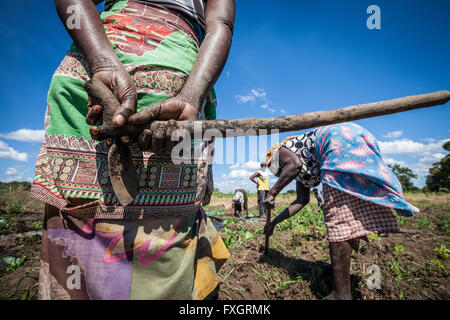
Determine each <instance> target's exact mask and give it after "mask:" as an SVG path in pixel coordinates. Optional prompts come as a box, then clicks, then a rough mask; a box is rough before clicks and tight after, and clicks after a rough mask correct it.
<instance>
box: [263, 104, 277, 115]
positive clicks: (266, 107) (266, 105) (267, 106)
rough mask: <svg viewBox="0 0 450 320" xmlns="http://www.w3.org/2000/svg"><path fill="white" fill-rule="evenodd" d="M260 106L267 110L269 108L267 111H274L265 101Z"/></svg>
mask: <svg viewBox="0 0 450 320" xmlns="http://www.w3.org/2000/svg"><path fill="white" fill-rule="evenodd" d="M261 108H263V109H267V110H269V111H270V112H272V113H274V112H275V109H272V108H271V107H269V105H268V104H267V103H265V104H263V105H261Z"/></svg>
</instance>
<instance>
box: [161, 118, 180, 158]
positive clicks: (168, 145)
mask: <svg viewBox="0 0 450 320" xmlns="http://www.w3.org/2000/svg"><path fill="white" fill-rule="evenodd" d="M176 128H177V122H176V121H175V120H173V119H172V120H169V121H168V129H167V131H166V139H165V143H164V151H165V152H166V153H170V152H171V151H172V149H173V147H174V146H175V145H176V144H177V143H178V141H172V133H173V132H174V131H175V130H176Z"/></svg>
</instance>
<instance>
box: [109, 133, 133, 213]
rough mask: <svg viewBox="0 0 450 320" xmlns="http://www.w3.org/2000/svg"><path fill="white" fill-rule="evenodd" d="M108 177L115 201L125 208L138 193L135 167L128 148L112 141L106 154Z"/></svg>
mask: <svg viewBox="0 0 450 320" xmlns="http://www.w3.org/2000/svg"><path fill="white" fill-rule="evenodd" d="M108 166H109V176H110V179H111V184H112V186H113V189H114V192H115V193H116V196H117V199H118V200H119V202H120V204H121V205H122V206H127V205H129V204H130V203H131V202H133V199H134V198H135V197H136V195H137V193H138V189H137V176H136V167H135V165H134V163H133V159H132V157H131V152H130V148H129V147H128V146H124V145H122V144H121V143H120V142H119V143H117V141H114V143H113V145H112V146H111V148H110V149H109V152H108Z"/></svg>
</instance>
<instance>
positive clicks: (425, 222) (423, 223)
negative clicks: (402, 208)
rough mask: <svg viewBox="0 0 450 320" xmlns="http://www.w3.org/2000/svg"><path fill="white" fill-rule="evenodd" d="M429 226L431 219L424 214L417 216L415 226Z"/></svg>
mask: <svg viewBox="0 0 450 320" xmlns="http://www.w3.org/2000/svg"><path fill="white" fill-rule="evenodd" d="M430 226H431V221H430V220H428V219H427V218H425V217H424V216H418V217H417V220H416V227H417V228H419V229H428V228H429V227H430Z"/></svg>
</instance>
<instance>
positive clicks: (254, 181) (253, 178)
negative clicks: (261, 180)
mask: <svg viewBox="0 0 450 320" xmlns="http://www.w3.org/2000/svg"><path fill="white" fill-rule="evenodd" d="M260 175H261V174H260V173H259V172H255V173H254V174H252V175H251V176H250V180H252V182H253V183H254V184H256V186H258V181H256V180H255V178H256V177H259V176H260Z"/></svg>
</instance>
